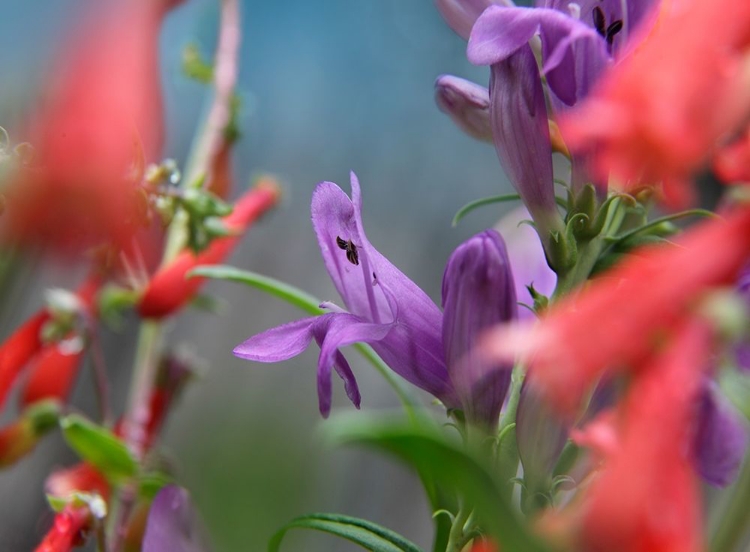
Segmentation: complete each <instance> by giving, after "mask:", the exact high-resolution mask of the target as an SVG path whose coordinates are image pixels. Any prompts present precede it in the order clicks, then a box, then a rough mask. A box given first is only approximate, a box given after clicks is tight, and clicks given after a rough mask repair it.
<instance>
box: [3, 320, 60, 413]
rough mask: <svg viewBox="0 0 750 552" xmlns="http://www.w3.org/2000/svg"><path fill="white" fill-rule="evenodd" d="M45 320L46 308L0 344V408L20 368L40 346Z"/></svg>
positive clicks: (41, 344)
mask: <svg viewBox="0 0 750 552" xmlns="http://www.w3.org/2000/svg"><path fill="white" fill-rule="evenodd" d="M47 320H49V313H48V312H47V311H46V310H43V311H40V312H38V313H37V314H35V315H34V316H33V317H31V318H30V319H29V320H27V321H26V322H25V323H24V324H23V325H22V326H21V327H20V328H18V329H17V330H16V331H15V332H14V333H13V334H12V335H11V336H10V337H9V338H8V339H6V340H5V342H4V343H3V344H2V345H0V408H2V406H3V403H4V402H5V396H6V395H7V394H8V391H9V390H10V388H11V386H12V385H13V383H14V382H15V381H16V378H17V377H18V374H19V373H20V371H21V369H22V368H23V367H24V366H26V363H27V362H28V361H29V360H30V359H31V358H32V357H33V356H34V354H36V353H37V352H38V351H39V350H40V349H41V348H42V346H43V343H42V339H41V336H40V334H41V331H42V326H44V323H45V322H47Z"/></svg>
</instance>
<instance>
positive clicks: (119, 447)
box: [60, 414, 138, 481]
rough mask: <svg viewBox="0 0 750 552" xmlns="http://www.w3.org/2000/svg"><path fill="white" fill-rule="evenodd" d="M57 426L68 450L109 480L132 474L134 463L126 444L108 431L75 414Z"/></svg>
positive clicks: (134, 470)
mask: <svg viewBox="0 0 750 552" xmlns="http://www.w3.org/2000/svg"><path fill="white" fill-rule="evenodd" d="M60 427H61V428H62V431H63V436H64V437H65V440H66V441H67V442H68V445H69V446H70V448H72V449H73V450H74V451H76V453H77V454H78V456H79V457H80V458H81V459H82V460H85V461H86V462H90V463H91V464H92V465H93V466H94V467H95V468H97V469H98V470H99V471H101V472H102V473H103V474H104V475H105V476H107V478H108V479H110V480H111V481H119V480H122V479H125V478H128V477H131V476H133V475H134V474H135V472H136V470H137V468H138V464H137V462H136V461H135V459H134V458H133V456H132V455H131V454H130V451H128V448H127V447H126V446H125V443H123V442H122V441H121V440H120V439H119V438H118V437H117V436H116V435H115V434H114V433H112V432H111V431H109V430H108V429H105V428H103V427H101V426H98V425H96V424H94V423H93V422H90V421H89V420H87V419H86V418H84V417H83V416H79V415H77V414H71V415H69V416H66V417H65V418H62V419H61V420H60Z"/></svg>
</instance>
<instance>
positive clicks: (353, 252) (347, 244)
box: [336, 236, 359, 265]
mask: <svg viewBox="0 0 750 552" xmlns="http://www.w3.org/2000/svg"><path fill="white" fill-rule="evenodd" d="M336 245H338V246H339V249H343V250H344V251H346V260H347V261H349V262H350V263H352V264H353V265H358V264H359V253H357V246H356V245H354V243H352V240H348V241H347V240H344V239H341V237H339V236H336Z"/></svg>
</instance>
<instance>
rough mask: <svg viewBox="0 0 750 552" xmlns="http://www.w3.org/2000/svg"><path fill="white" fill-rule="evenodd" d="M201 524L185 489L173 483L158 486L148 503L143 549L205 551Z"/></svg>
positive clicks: (158, 551)
mask: <svg viewBox="0 0 750 552" xmlns="http://www.w3.org/2000/svg"><path fill="white" fill-rule="evenodd" d="M209 550H211V549H210V547H209V546H208V544H207V543H206V541H205V537H204V536H203V528H202V524H201V523H200V521H199V520H198V516H197V515H196V513H195V510H194V509H193V505H192V503H191V501H190V495H188V492H187V491H186V490H185V489H183V488H181V487H178V486H176V485H167V486H166V487H164V488H162V489H161V490H160V491H159V493H158V494H157V495H156V497H155V498H154V501H153V502H152V503H151V509H150V510H149V513H148V520H147V522H146V532H145V534H144V536H143V552H208V551H209Z"/></svg>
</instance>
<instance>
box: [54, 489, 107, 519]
mask: <svg viewBox="0 0 750 552" xmlns="http://www.w3.org/2000/svg"><path fill="white" fill-rule="evenodd" d="M46 496H47V504H49V506H50V508H52V511H53V512H56V513H58V514H59V513H60V512H62V511H63V510H64V509H65V508H66V507H67V506H69V505H72V506H75V507H79V508H80V507H83V506H86V507H88V509H89V512H91V515H93V516H94V517H95V518H96V519H98V520H102V519H104V518H105V517H107V503H106V502H105V501H104V499H103V498H102V497H101V496H100V495H99V493H84V492H80V491H76V492H73V493H71V494H69V495H68V496H65V497H61V496H54V495H51V494H48V495H46Z"/></svg>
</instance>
